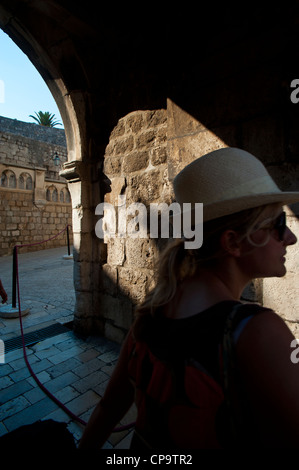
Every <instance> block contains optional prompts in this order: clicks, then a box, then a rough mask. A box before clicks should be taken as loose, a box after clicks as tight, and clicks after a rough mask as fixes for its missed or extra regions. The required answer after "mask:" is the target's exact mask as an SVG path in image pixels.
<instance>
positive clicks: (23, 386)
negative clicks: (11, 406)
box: [0, 380, 32, 403]
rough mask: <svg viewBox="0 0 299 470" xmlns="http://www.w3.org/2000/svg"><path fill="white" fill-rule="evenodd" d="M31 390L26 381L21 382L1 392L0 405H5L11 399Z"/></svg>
mask: <svg viewBox="0 0 299 470" xmlns="http://www.w3.org/2000/svg"><path fill="white" fill-rule="evenodd" d="M31 389H32V385H30V383H28V382H27V380H22V381H21V382H18V383H15V384H14V385H11V386H10V387H7V388H6V389H4V390H3V391H2V392H1V395H0V403H5V402H6V401H9V400H11V399H12V398H14V397H17V396H19V395H21V394H23V393H24V392H27V390H31Z"/></svg>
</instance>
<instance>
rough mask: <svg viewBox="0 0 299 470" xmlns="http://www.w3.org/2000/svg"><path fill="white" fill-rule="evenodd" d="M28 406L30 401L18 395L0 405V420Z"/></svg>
mask: <svg viewBox="0 0 299 470" xmlns="http://www.w3.org/2000/svg"><path fill="white" fill-rule="evenodd" d="M27 406H30V402H29V401H28V400H27V399H26V398H25V397H23V396H21V395H20V396H18V397H16V398H13V399H12V400H10V401H7V402H6V403H4V405H1V406H0V421H2V420H3V419H4V418H8V417H9V416H12V415H14V414H16V413H18V412H19V411H21V410H23V409H24V408H27Z"/></svg>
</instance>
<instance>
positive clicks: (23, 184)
mask: <svg viewBox="0 0 299 470" xmlns="http://www.w3.org/2000/svg"><path fill="white" fill-rule="evenodd" d="M32 186H33V185H32V176H31V175H29V173H22V174H21V175H20V176H19V188H20V189H28V190H31V189H32Z"/></svg>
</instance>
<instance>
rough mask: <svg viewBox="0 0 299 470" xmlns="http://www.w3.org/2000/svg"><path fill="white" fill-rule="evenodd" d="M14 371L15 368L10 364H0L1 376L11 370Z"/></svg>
mask: <svg viewBox="0 0 299 470" xmlns="http://www.w3.org/2000/svg"><path fill="white" fill-rule="evenodd" d="M12 371H13V368H12V367H11V366H10V365H9V364H0V378H1V377H4V376H5V375H8V374H9V373H10V372H12ZM0 390H1V383H0Z"/></svg>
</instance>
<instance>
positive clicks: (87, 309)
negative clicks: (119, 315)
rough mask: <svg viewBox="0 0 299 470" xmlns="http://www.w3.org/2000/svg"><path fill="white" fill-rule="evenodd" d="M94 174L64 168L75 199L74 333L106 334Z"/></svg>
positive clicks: (82, 166)
mask: <svg viewBox="0 0 299 470" xmlns="http://www.w3.org/2000/svg"><path fill="white" fill-rule="evenodd" d="M92 174H93V170H92V168H91V166H90V165H88V164H87V163H83V162H82V161H71V162H67V163H66V164H65V165H64V170H63V171H62V172H61V176H63V177H64V178H66V179H67V181H68V188H69V191H70V194H71V199H72V220H73V250H74V253H73V257H74V287H75V294H76V305H75V311H74V330H75V331H78V332H79V333H81V334H91V333H96V332H98V333H99V332H100V333H101V332H102V321H101V315H100V307H99V293H98V291H99V288H98V286H99V275H100V268H99V265H100V256H101V246H102V244H101V242H100V241H99V239H97V238H96V236H95V230H94V229H95V220H94V217H95V216H94V205H93V203H92V182H91V179H90V175H92Z"/></svg>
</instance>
